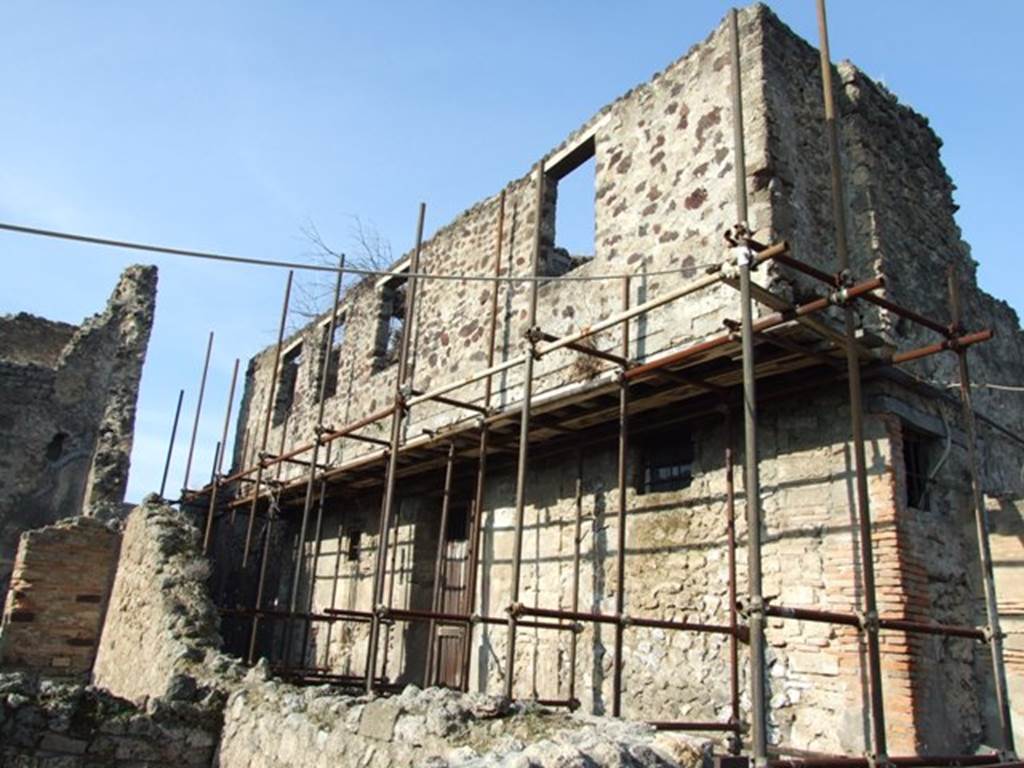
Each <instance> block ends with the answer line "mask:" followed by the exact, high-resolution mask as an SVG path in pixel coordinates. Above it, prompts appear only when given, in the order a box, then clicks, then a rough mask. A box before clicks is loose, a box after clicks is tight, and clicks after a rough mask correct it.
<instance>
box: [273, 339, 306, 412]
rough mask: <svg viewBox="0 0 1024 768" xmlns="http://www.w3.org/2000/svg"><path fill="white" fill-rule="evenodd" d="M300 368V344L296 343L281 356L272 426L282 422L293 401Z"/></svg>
mask: <svg viewBox="0 0 1024 768" xmlns="http://www.w3.org/2000/svg"><path fill="white" fill-rule="evenodd" d="M301 369H302V344H296V345H295V346H294V347H292V348H291V349H289V350H287V351H286V352H285V353H284V355H282V357H281V368H280V372H279V373H278V377H277V395H276V396H275V397H274V426H278V425H280V424H283V423H284V420H285V419H286V418H288V414H289V413H291V410H292V405H294V403H295V389H296V386H297V384H298V381H299V371H300V370H301Z"/></svg>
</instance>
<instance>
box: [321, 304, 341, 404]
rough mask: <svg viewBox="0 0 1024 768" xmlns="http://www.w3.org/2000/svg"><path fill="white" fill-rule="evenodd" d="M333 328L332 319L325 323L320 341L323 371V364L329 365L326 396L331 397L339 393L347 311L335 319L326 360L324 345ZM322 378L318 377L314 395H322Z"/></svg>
mask: <svg viewBox="0 0 1024 768" xmlns="http://www.w3.org/2000/svg"><path fill="white" fill-rule="evenodd" d="M330 329H331V324H330V320H328V321H327V322H326V323H324V324H323V328H322V330H321V341H320V357H321V360H320V365H321V371H322V370H323V368H322V366H323V365H325V364H326V365H327V381H326V382H325V385H324V397H326V398H331V397H334V396H335V395H336V394H338V367H339V366H340V364H341V345H342V344H343V343H344V341H345V313H344V312H339V313H338V316H337V318H335V320H334V338H332V339H331V345H330V348H329V349H328V351H327V354H326V358H327V359H326V361H325V360H324V359H323V358H324V356H325V355H324V351H323V350H324V346H325V342H326V341H327V332H328V331H329V330H330ZM321 375H322V374H321ZM319 383H320V378H319V377H317V392H316V394H315V395H314V397H317V398H319V397H320V389H319Z"/></svg>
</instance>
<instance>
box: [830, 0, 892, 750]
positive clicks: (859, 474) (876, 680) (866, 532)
mask: <svg viewBox="0 0 1024 768" xmlns="http://www.w3.org/2000/svg"><path fill="white" fill-rule="evenodd" d="M817 6H818V34H819V37H820V40H821V85H822V92H823V96H824V101H825V127H826V132H827V134H828V154H829V166H830V169H831V178H832V219H833V223H834V226H835V237H836V257H837V263H838V267H839V272H840V274H841V275H842V276H843V278H844V279H848V278H849V270H850V252H849V245H848V242H847V233H846V200H845V195H844V194H843V177H842V166H841V164H840V160H839V124H838V123H837V121H836V113H835V102H834V94H833V89H832V59H831V55H830V53H829V47H828V22H827V20H826V16H825V0H817ZM843 320H844V326H845V336H846V344H845V348H846V350H845V351H846V370H847V379H848V380H849V399H850V427H851V431H852V433H853V457H854V470H855V473H856V490H857V496H856V497H857V523H858V538H859V539H860V557H861V570H862V573H863V586H864V595H863V602H862V605H863V608H862V610H863V612H864V619H863V621H862V633H863V635H864V637H865V640H866V645H867V655H868V687H869V689H870V690H869V695H870V705H871V735H872V744H871V754H870V756H869V757H870V759H872V760H874V761H876V762H880V763H884V762H886V761H887V755H888V747H887V745H886V736H885V710H884V696H883V693H882V662H881V650H880V645H879V638H878V632H879V627H878V603H877V598H876V594H875V561H874V546H873V544H872V541H871V503H870V498H869V494H868V477H867V457H866V454H865V450H864V403H863V395H862V393H861V374H860V356H859V355H858V353H857V348H856V336H855V330H854V317H853V308H852V307H851V306H849V305H848V304H847V305H845V306H844V307H843Z"/></svg>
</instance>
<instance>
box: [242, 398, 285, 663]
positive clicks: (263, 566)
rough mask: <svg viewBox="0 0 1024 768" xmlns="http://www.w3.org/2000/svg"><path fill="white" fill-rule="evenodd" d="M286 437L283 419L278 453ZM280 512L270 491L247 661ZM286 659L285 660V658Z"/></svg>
mask: <svg viewBox="0 0 1024 768" xmlns="http://www.w3.org/2000/svg"><path fill="white" fill-rule="evenodd" d="M287 437H288V419H287V418H286V419H285V422H284V425H283V427H282V429H281V449H280V451H279V453H284V446H285V440H286V439H287ZM282 466H284V465H283V464H278V465H277V468H276V469H275V470H274V481H275V482H276V481H278V480H279V479H280V477H281V467H282ZM279 513H280V508H279V507H278V503H277V499H276V498H275V497H274V496H273V492H271V498H270V499H268V501H267V528H266V535H265V536H264V538H263V552H261V553H260V571H259V579H258V581H257V582H256V600H255V601H254V605H253V614H252V631H251V632H250V633H249V654H248V657H247V659H248V663H249V664H252V663H253V662H254V661H255V660H256V659H255V656H256V635H257V633H258V632H259V625H260V616H259V612H260V611H261V610H262V608H263V592H264V589H265V588H266V584H267V562H268V561H269V560H270V543H271V540H272V539H273V531H274V519H275V517H276V516H277V515H278V514H279ZM286 661H287V660H286Z"/></svg>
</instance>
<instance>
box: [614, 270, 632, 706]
mask: <svg viewBox="0 0 1024 768" xmlns="http://www.w3.org/2000/svg"><path fill="white" fill-rule="evenodd" d="M622 309H623V311H626V310H627V309H629V276H628V275H627V276H625V277H623V278H622ZM621 354H622V359H623V360H629V321H628V320H626V321H625V322H623V323H622V353H621ZM625 373H626V370H625V369H623V370H621V371H619V457H618V459H619V461H618V485H619V498H618V517H617V520H616V522H617V525H616V548H615V615H616V616H617V617H619V618H621V617H622V616H623V615H624V614H625V613H626V493H627V489H628V485H629V479H628V477H627V474H628V471H627V470H628V468H629V382H628V381H627V380H626V376H625ZM625 630H626V627H625V625H624V624H623V623H622V622H621V621H618V622H616V623H615V650H614V660H613V662H612V716H613V717H621V716H622V663H623V661H622V650H623V649H622V646H623V641H624V639H625V638H624V634H625Z"/></svg>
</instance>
